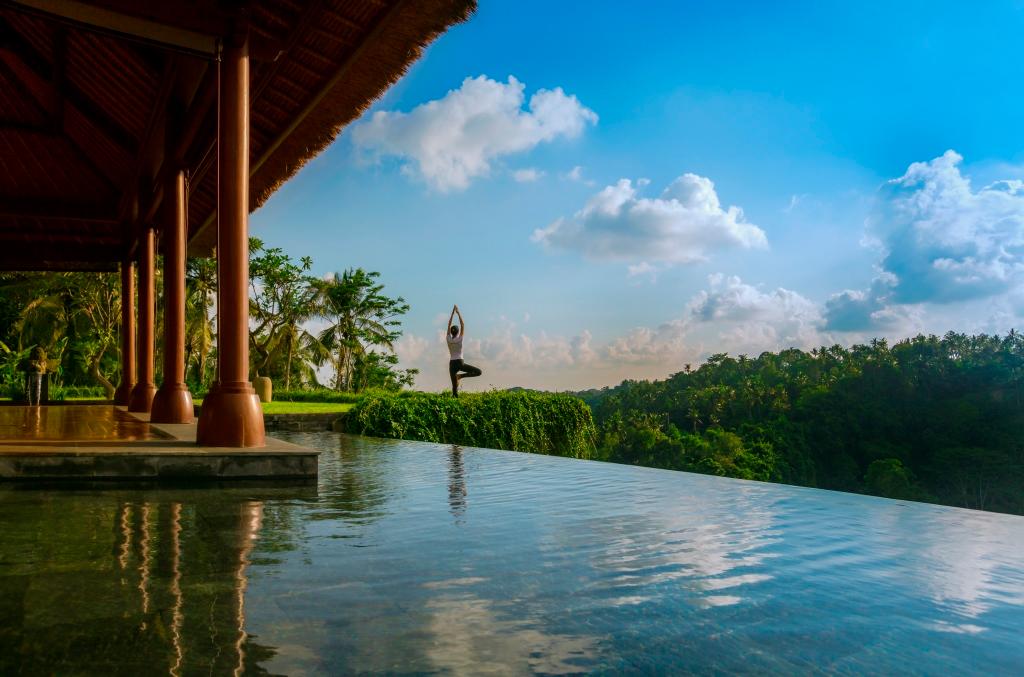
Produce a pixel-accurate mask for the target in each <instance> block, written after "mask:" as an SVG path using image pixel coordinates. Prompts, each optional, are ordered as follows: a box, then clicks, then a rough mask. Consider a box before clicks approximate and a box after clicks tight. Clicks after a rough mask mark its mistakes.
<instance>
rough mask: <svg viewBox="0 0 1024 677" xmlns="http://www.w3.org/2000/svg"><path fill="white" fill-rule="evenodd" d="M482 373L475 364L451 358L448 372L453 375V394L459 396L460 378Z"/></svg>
mask: <svg viewBox="0 0 1024 677" xmlns="http://www.w3.org/2000/svg"><path fill="white" fill-rule="evenodd" d="M460 372H461V373H460ZM482 373H483V372H482V371H480V370H479V369H477V368H476V367H474V366H473V365H471V364H466V362H465V361H464V360H451V361H450V362H448V374H449V375H450V376H451V377H452V395H455V396H456V397H457V396H458V394H459V378H471V377H473V376H479V375H480V374H482Z"/></svg>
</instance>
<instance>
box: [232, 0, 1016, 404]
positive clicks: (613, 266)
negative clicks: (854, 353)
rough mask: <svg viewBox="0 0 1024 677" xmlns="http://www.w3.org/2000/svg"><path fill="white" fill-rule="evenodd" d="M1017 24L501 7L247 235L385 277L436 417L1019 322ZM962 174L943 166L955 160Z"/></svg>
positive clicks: (911, 12) (896, 10)
mask: <svg viewBox="0 0 1024 677" xmlns="http://www.w3.org/2000/svg"><path fill="white" fill-rule="evenodd" d="M1022 29H1024V3H1021V2H994V1H993V2H985V3H963V2H899V3H888V2H887V3H868V2H863V3H842V4H840V3H821V2H806V3H796V2H793V3H761V2H739V3H728V2H720V3H695V2H693V3H691V2H664V3H656V2H649V3H634V4H632V5H630V7H629V8H628V10H627V9H624V6H623V4H622V3H613V2H596V1H595V2H587V3H579V2H562V3H551V2H544V3H541V2H528V1H517V2H498V1H494V2H487V1H484V2H481V4H480V8H479V9H478V11H477V13H476V15H475V16H474V17H473V18H472V19H471V20H470V21H469V22H468V23H466V24H463V25H460V26H457V27H455V28H453V29H452V30H451V31H449V32H448V33H447V34H445V35H444V36H442V37H441V38H440V39H439V40H438V41H437V42H436V43H435V44H434V45H433V46H432V47H431V48H430V49H429V50H428V51H427V53H426V54H425V56H424V58H423V59H421V60H420V61H419V62H418V63H417V64H416V65H415V66H414V67H413V68H412V69H411V70H410V72H409V73H408V74H407V75H406V76H405V77H404V78H403V79H402V80H401V81H400V82H399V83H397V84H396V85H395V86H394V87H393V88H392V89H391V90H389V91H388V92H387V93H386V94H385V96H384V97H383V98H382V99H381V100H380V101H378V102H377V103H376V104H375V105H374V107H373V108H372V109H371V110H370V111H369V112H368V113H367V114H366V115H364V117H363V118H362V119H361V120H360V121H359V122H357V123H355V124H354V125H352V126H350V127H349V128H348V129H346V130H345V131H344V132H343V134H342V135H341V136H340V137H339V139H338V141H337V142H335V143H334V145H332V146H331V147H330V148H329V149H328V150H327V151H326V152H324V153H323V154H322V155H321V156H319V157H318V158H316V159H315V160H313V161H312V162H310V163H309V165H308V166H307V167H305V168H304V169H303V170H302V171H301V172H300V174H299V175H298V176H297V177H295V178H294V179H293V180H292V181H290V182H289V183H288V184H286V185H285V186H284V187H282V188H281V189H280V190H279V191H278V193H277V194H276V195H275V196H274V197H273V198H272V199H271V200H270V201H269V202H268V204H267V205H266V206H265V207H263V208H262V209H261V210H259V211H258V212H257V213H256V214H255V215H254V216H253V219H252V225H251V229H252V233H253V234H254V235H257V236H259V237H261V238H263V239H264V240H265V241H267V242H268V244H270V245H272V246H280V247H283V248H284V249H285V250H286V251H287V252H289V253H290V254H292V255H293V256H296V257H298V256H302V255H307V254H308V255H311V256H312V257H313V259H314V262H315V272H316V273H317V274H318V275H319V274H326V273H329V272H331V271H335V270H341V269H344V268H346V267H351V266H362V267H364V268H368V269H372V270H379V271H380V272H381V273H382V280H383V281H384V282H385V283H386V285H387V289H388V291H390V292H391V293H393V294H400V295H402V296H404V297H405V298H406V299H407V300H408V301H409V302H410V304H411V306H412V310H411V312H410V313H409V315H408V316H407V318H406V321H405V324H404V326H405V331H406V335H405V337H404V338H403V340H402V342H401V343H400V344H399V347H398V352H399V356H400V358H401V359H402V362H403V363H404V364H406V365H408V366H415V367H417V368H419V369H421V376H420V378H419V379H418V382H417V385H418V386H419V387H422V388H425V389H438V388H441V387H443V385H444V383H445V380H446V379H447V373H446V359H447V355H446V350H445V347H444V343H443V340H442V339H441V337H440V332H441V331H443V324H444V320H445V319H446V317H447V313H448V311H449V310H450V308H451V305H452V303H454V302H457V303H459V305H460V307H461V308H462V309H463V310H464V313H465V315H466V319H467V323H468V326H467V329H468V332H467V361H469V362H471V363H473V364H476V365H478V366H480V367H481V368H483V369H484V372H485V374H484V376H483V377H482V378H480V379H476V380H475V382H474V383H473V384H472V388H475V389H484V388H489V387H505V386H512V385H523V386H531V387H542V388H553V389H563V388H585V387H592V386H600V385H609V384H614V383H617V382H619V381H620V380H622V379H623V378H657V377H662V376H666V375H668V374H670V373H673V372H675V371H678V370H680V369H681V368H682V367H683V365H684V364H686V363H692V364H696V363H699V362H700V361H701V360H702V359H704V358H706V357H707V355H709V354H711V353H715V352H723V351H728V352H732V353H746V354H751V355H756V354H758V353H759V352H761V351H762V350H775V349H779V348H782V347H788V346H790V345H795V346H798V347H802V348H809V347H813V346H815V345H820V344H826V343H827V344H831V343H842V344H850V343H854V342H857V341H863V340H866V339H867V338H870V337H873V336H886V337H889V338H893V339H895V338H899V337H903V336H908V335H912V334H914V333H917V332H920V331H924V332H937V333H944V332H945V331H947V330H950V329H953V330H960V331H989V332H992V331H1001V332H1004V331H1007V330H1008V329H1010V328H1011V327H1017V328H1019V327H1020V326H1021V323H1020V321H1019V319H1020V316H1021V314H1022V313H1024V293H1022V292H1024V287H1022V285H1021V283H1022V282H1024V184H1020V183H1015V182H1019V181H1020V180H1021V179H1024V125H1022V124H1021V121H1022V120H1024V90H1022V88H1021V86H1020V83H1021V82H1024V77H1022V76H1024V62H1022V60H1021V59H1020V58H1019V54H1018V51H1019V50H1018V48H1017V47H1016V45H1017V44H1018V43H1019V36H1020V35H1021V34H1024V30H1022ZM947 151H953V152H952V153H949V152H947Z"/></svg>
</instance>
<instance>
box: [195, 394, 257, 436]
mask: <svg viewBox="0 0 1024 677" xmlns="http://www.w3.org/2000/svg"><path fill="white" fill-rule="evenodd" d="M266 443H267V437H266V432H264V429H263V409H262V408H261V407H260V399H259V397H257V396H256V391H255V390H254V389H253V387H252V384H251V383H250V382H248V381H240V382H235V383H218V384H217V385H216V386H215V387H213V388H211V389H210V392H209V393H207V395H206V397H205V398H204V399H203V406H202V409H201V410H200V412H199V425H198V427H197V429H196V444H198V445H200V446H205V447H262V446H266Z"/></svg>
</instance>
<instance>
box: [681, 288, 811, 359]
mask: <svg viewBox="0 0 1024 677" xmlns="http://www.w3.org/2000/svg"><path fill="white" fill-rule="evenodd" d="M708 287H709V288H708V289H707V290H704V291H701V292H699V293H698V294H697V295H696V296H695V297H694V298H693V299H691V301H690V303H689V304H688V305H687V312H686V315H685V316H684V317H683V320H682V323H683V325H684V326H685V327H686V328H687V329H688V330H691V331H692V330H694V329H696V328H697V327H698V326H699V325H711V326H713V327H714V328H715V331H716V332H717V334H718V336H717V345H718V346H719V348H718V350H719V351H720V352H726V351H729V352H738V353H750V354H759V353H761V352H763V351H765V350H778V349H780V348H789V347H795V348H813V347H816V346H820V345H822V344H824V343H828V342H830V341H829V337H827V336H824V335H822V333H821V332H820V327H821V325H822V314H821V308H820V307H819V306H818V304H816V303H814V302H813V301H811V300H810V299H808V298H806V297H804V296H802V295H800V294H798V293H797V292H795V291H791V290H789V289H784V288H782V287H778V288H776V289H773V290H770V291H762V290H761V289H759V288H757V287H754V286H752V285H749V284H746V283H745V282H743V281H742V280H741V279H740V278H738V277H735V276H728V277H727V276H725V275H721V274H715V275H711V276H709V277H708Z"/></svg>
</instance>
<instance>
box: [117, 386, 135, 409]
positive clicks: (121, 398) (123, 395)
mask: <svg viewBox="0 0 1024 677" xmlns="http://www.w3.org/2000/svg"><path fill="white" fill-rule="evenodd" d="M134 386H135V384H134V383H123V382H122V383H121V384H120V385H118V386H117V390H115V391H114V404H120V405H121V406H124V405H126V404H128V403H129V402H130V401H131V399H132V388H133V387H134Z"/></svg>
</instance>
